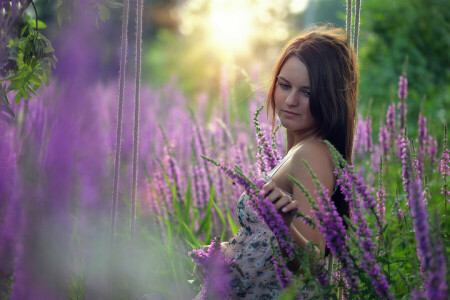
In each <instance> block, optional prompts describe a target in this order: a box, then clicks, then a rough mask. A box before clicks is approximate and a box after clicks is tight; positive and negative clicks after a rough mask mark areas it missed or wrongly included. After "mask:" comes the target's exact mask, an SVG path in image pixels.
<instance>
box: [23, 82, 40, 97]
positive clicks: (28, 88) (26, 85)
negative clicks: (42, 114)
mask: <svg viewBox="0 0 450 300" xmlns="http://www.w3.org/2000/svg"><path fill="white" fill-rule="evenodd" d="M25 88H26V89H27V91H29V92H30V93H32V94H34V95H36V96H37V95H38V94H37V93H36V92H35V91H34V90H33V88H32V87H31V86H30V85H29V84H28V83H27V84H25Z"/></svg>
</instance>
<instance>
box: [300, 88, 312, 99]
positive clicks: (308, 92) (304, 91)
mask: <svg viewBox="0 0 450 300" xmlns="http://www.w3.org/2000/svg"><path fill="white" fill-rule="evenodd" d="M302 93H303V94H304V95H305V96H306V97H308V98H309V97H311V91H309V90H303V91H302Z"/></svg>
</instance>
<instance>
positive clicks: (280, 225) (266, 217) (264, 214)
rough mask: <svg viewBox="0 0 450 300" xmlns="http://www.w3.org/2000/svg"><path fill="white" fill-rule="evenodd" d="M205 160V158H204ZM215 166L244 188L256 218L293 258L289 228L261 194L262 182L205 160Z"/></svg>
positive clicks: (273, 206) (292, 242) (292, 244)
mask: <svg viewBox="0 0 450 300" xmlns="http://www.w3.org/2000/svg"><path fill="white" fill-rule="evenodd" d="M206 159H207V158H206ZM207 160H209V161H210V162H213V163H214V164H216V165H217V166H220V168H221V169H222V171H223V172H224V173H225V174H226V175H227V176H228V177H230V178H231V180H233V182H235V183H237V184H239V185H241V186H242V187H244V189H245V191H246V193H247V194H248V195H249V197H250V199H251V201H250V203H249V204H250V206H251V207H252V208H253V210H254V211H255V213H256V215H257V216H258V218H260V219H261V220H262V221H263V222H264V223H265V224H266V225H267V226H268V227H269V228H270V230H271V231H272V232H273V234H274V235H275V237H276V238H277V240H278V244H279V245H280V247H281V248H282V249H284V250H285V251H286V253H287V255H288V257H289V258H292V257H293V254H294V248H295V244H294V241H293V239H292V237H291V236H290V232H289V228H288V227H287V226H286V224H285V223H284V220H283V218H282V217H281V215H280V213H279V212H278V211H277V210H276V209H275V205H274V204H273V203H272V202H270V201H267V200H266V199H265V197H264V196H263V194H262V193H261V188H262V187H263V186H264V184H265V182H264V180H257V181H256V182H255V180H254V179H253V181H252V179H249V178H248V177H246V176H245V175H243V174H242V171H241V173H238V172H236V171H235V170H233V169H231V168H229V167H228V166H227V165H225V164H219V163H217V162H215V161H213V160H211V159H207Z"/></svg>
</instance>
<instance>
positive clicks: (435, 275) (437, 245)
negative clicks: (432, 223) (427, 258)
mask: <svg viewBox="0 0 450 300" xmlns="http://www.w3.org/2000/svg"><path fill="white" fill-rule="evenodd" d="M436 227H437V228H439V225H438V226H436ZM436 232H439V230H436ZM433 250H434V251H433V254H434V255H433V256H432V259H433V261H432V268H431V270H430V271H429V273H428V278H427V282H426V288H425V290H426V291H427V294H428V299H433V300H434V299H436V300H441V299H442V300H445V299H448V298H449V294H448V286H447V281H446V275H447V268H446V260H445V251H444V246H443V243H442V239H441V237H440V236H439V235H438V234H436V235H435V238H434V243H433Z"/></svg>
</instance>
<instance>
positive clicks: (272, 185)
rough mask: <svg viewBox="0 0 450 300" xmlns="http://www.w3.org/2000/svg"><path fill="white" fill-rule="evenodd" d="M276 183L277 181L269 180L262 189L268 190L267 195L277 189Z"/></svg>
mask: <svg viewBox="0 0 450 300" xmlns="http://www.w3.org/2000/svg"><path fill="white" fill-rule="evenodd" d="M275 187H276V185H275V182H273V180H270V181H269V182H267V183H266V184H265V185H264V186H263V187H262V190H263V191H265V192H266V194H265V197H267V195H268V194H270V192H272V191H273V189H275Z"/></svg>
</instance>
